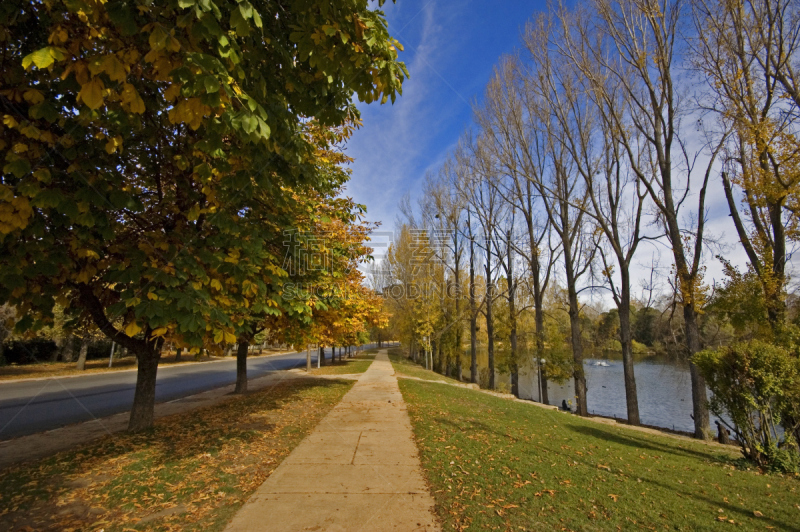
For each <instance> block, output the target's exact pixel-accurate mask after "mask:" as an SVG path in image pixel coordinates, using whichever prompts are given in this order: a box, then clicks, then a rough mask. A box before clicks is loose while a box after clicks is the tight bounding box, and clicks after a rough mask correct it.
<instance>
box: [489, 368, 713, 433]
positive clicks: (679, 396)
mask: <svg viewBox="0 0 800 532" xmlns="http://www.w3.org/2000/svg"><path fill="white" fill-rule="evenodd" d="M600 364H608V365H607V366H601V365H600ZM584 371H585V372H586V384H587V387H588V390H587V395H586V400H587V404H588V408H589V413H591V414H597V415H601V416H608V417H616V418H619V419H626V418H627V408H626V406H625V380H624V378H623V368H622V360H609V359H586V360H584ZM634 374H635V376H636V388H637V392H638V396H639V417H640V418H641V422H642V423H643V424H646V425H654V426H658V427H665V428H669V429H674V430H680V431H684V432H692V433H693V432H694V421H692V417H691V414H692V382H691V378H690V376H689V366H688V364H686V363H679V362H677V361H674V360H669V359H663V358H659V357H649V358H645V359H642V360H639V361H637V362H635V364H634ZM500 381H502V382H504V383H507V384H506V386H510V379H509V377H508V376H507V375H498V382H500ZM519 381H520V398H522V399H531V400H534V401H538V400H539V389H538V386H537V380H536V366H535V365H534V367H533V368H532V369H531V370H528V371H525V372H521V374H520V379H519ZM547 390H548V399H549V400H550V404H552V405H557V406H560V405H561V401H563V400H566V401H568V402H570V401H571V403H572V405H573V410H574V405H575V387H574V384H573V381H572V379H570V380H569V381H568V382H565V383H564V384H563V385H558V384H556V383H553V382H550V383H549V384H548V388H547ZM709 396H710V393H709ZM716 419H717V418H715V417H714V416H713V415H712V416H711V428H712V432H713V433H714V434H716V426H715V425H714V421H715V420H716Z"/></svg>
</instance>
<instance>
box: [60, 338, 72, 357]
mask: <svg viewBox="0 0 800 532" xmlns="http://www.w3.org/2000/svg"><path fill="white" fill-rule="evenodd" d="M73 340H74V338H73V337H72V336H67V337H66V338H65V339H64V349H63V350H62V351H61V360H62V361H63V362H72V359H73V351H72V344H73Z"/></svg>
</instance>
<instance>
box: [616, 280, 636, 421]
mask: <svg viewBox="0 0 800 532" xmlns="http://www.w3.org/2000/svg"><path fill="white" fill-rule="evenodd" d="M621 278H622V286H621V295H620V301H619V305H618V306H617V309H618V310H619V340H620V344H622V367H623V373H624V376H625V403H626V406H627V409H628V424H629V425H639V424H640V423H641V422H640V420H639V397H638V395H637V393H636V377H635V376H634V371H633V339H632V338H631V298H630V276H629V275H628V272H626V271H622V272H621Z"/></svg>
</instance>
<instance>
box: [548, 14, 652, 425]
mask: <svg viewBox="0 0 800 532" xmlns="http://www.w3.org/2000/svg"><path fill="white" fill-rule="evenodd" d="M557 24H558V30H559V31H557V32H553V33H552V34H551V39H550V41H551V47H552V48H553V49H554V50H556V53H557V56H558V57H560V58H561V60H562V61H563V64H565V65H566V67H565V69H566V70H572V73H571V76H569V77H568V78H567V79H568V80H570V81H571V82H573V80H574V83H575V85H576V86H575V87H572V88H571V90H570V91H565V92H566V93H567V96H566V98H565V99H566V102H565V103H568V104H569V105H568V106H567V107H564V106H562V107H561V108H559V109H558V110H557V112H556V115H557V116H559V117H560V118H559V124H560V127H561V128H563V129H564V130H565V131H568V132H569V133H568V134H565V135H563V136H562V137H560V138H562V139H563V142H564V145H565V147H566V149H567V151H568V152H569V153H570V155H571V156H572V158H573V159H574V161H575V167H576V168H577V170H578V172H579V173H580V174H581V177H582V178H583V180H584V182H585V184H586V192H587V195H588V198H589V207H590V208H589V209H588V210H587V211H586V212H587V214H588V215H589V216H590V217H591V218H592V219H593V221H594V225H595V226H596V227H597V228H598V229H599V231H600V232H601V233H602V235H603V236H604V238H605V241H606V242H607V246H601V247H600V248H599V251H600V253H599V255H600V259H601V261H602V264H603V268H602V277H603V278H604V280H605V282H606V283H607V284H608V287H609V289H610V291H611V294H612V297H613V299H614V303H615V305H616V307H617V310H618V314H619V321H620V338H619V339H620V344H621V348H622V360H623V369H624V379H625V399H626V407H627V414H628V423H629V424H631V425H638V424H640V419H639V401H638V395H637V391H636V378H635V375H634V361H633V338H632V333H631V272H630V269H631V264H632V263H633V260H634V257H635V254H636V250H637V249H638V247H639V244H640V243H641V242H642V240H643V239H646V238H648V236H645V235H644V234H643V229H642V218H643V214H644V207H645V204H646V199H647V198H646V197H647V192H646V190H645V187H644V186H643V185H642V183H641V182H640V181H639V180H638V179H637V178H636V174H635V173H634V172H632V171H631V170H630V165H629V164H628V163H627V162H626V158H627V156H628V155H629V154H626V150H625V147H624V146H623V145H622V144H621V142H620V140H619V135H618V131H617V128H618V124H617V123H616V121H615V119H614V116H615V114H618V113H621V112H624V111H621V110H624V109H627V108H629V102H628V101H627V99H628V97H629V95H628V93H627V92H626V91H625V90H624V87H623V86H622V85H621V83H620V81H619V79H618V78H616V77H615V76H613V75H612V73H610V72H609V71H608V69H607V68H605V67H604V66H603V65H602V64H600V63H598V62H597V61H595V58H594V55H595V54H596V53H597V50H596V47H597V46H598V39H597V35H596V32H595V31H593V28H592V24H591V18H590V14H589V13H588V12H587V11H586V10H585V9H580V8H578V9H575V10H572V11H570V10H566V9H563V8H562V9H561V10H559V11H558V12H557ZM600 42H602V41H600ZM571 84H572V83H570V84H569V85H568V86H570V85H571ZM633 134H635V131H634V132H633V133H632V134H631V140H632V141H633V142H632V146H633V147H635V148H637V149H638V147H639V145H640V144H639V143H640V141H641V138H640V137H636V136H633ZM630 155H633V156H634V157H636V160H637V163H638V162H639V161H640V157H641V153H640V152H639V151H634V150H631V152H630ZM609 248H610V249H609ZM617 269H618V270H619V271H618V273H617V272H615V270H617ZM617 275H618V278H617Z"/></svg>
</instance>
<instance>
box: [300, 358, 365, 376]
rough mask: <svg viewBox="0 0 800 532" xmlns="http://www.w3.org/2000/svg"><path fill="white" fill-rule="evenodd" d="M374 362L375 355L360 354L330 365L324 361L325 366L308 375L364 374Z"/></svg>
mask: <svg viewBox="0 0 800 532" xmlns="http://www.w3.org/2000/svg"><path fill="white" fill-rule="evenodd" d="M373 360H375V355H367V354H361V355H357V356H355V357H353V358H343V359H342V361H341V362H339V361H336V362H333V363H331V361H330V359H328V360H326V363H327V364H328V365H327V366H322V367H321V368H319V369H316V368H315V369H312V370H311V373H310V375H347V374H350V373H364V372H365V371H367V368H369V366H370V365H371V364H372V361H373Z"/></svg>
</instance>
